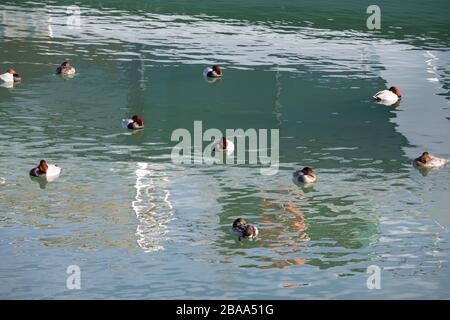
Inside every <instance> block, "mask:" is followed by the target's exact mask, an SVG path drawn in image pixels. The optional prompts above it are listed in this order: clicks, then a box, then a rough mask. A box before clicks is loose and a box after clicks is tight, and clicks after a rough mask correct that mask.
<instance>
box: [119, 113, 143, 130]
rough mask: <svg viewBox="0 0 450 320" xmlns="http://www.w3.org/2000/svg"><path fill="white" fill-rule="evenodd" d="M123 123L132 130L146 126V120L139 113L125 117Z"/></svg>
mask: <svg viewBox="0 0 450 320" xmlns="http://www.w3.org/2000/svg"><path fill="white" fill-rule="evenodd" d="M122 125H123V126H124V127H125V128H128V129H130V130H137V129H143V128H144V120H142V119H141V117H139V116H138V115H134V116H133V117H132V118H131V119H123V120H122Z"/></svg>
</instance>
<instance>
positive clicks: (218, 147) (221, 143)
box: [213, 137, 234, 155]
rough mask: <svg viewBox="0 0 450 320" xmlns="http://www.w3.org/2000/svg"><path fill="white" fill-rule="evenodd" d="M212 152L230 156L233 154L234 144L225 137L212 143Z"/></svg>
mask: <svg viewBox="0 0 450 320" xmlns="http://www.w3.org/2000/svg"><path fill="white" fill-rule="evenodd" d="M213 151H216V152H225V153H226V154H227V155H230V154H232V153H233V152H234V143H233V142H232V141H231V140H228V139H227V138H226V137H222V138H220V139H217V140H216V141H214V144H213Z"/></svg>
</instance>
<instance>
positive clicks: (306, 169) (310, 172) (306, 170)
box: [300, 167, 314, 176]
mask: <svg viewBox="0 0 450 320" xmlns="http://www.w3.org/2000/svg"><path fill="white" fill-rule="evenodd" d="M300 171H301V172H302V173H303V174H304V175H307V176H313V175H314V171H313V169H311V168H310V167H304V168H303V169H302V170H300Z"/></svg>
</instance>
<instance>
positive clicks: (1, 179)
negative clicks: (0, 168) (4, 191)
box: [0, 177, 6, 185]
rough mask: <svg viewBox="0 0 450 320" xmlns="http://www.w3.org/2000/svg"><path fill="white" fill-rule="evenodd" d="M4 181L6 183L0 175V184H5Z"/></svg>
mask: <svg viewBox="0 0 450 320" xmlns="http://www.w3.org/2000/svg"><path fill="white" fill-rule="evenodd" d="M5 183H6V179H5V178H3V177H0V185H1V184H5Z"/></svg>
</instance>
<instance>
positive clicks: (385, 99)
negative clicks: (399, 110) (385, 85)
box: [373, 87, 402, 105]
mask: <svg viewBox="0 0 450 320" xmlns="http://www.w3.org/2000/svg"><path fill="white" fill-rule="evenodd" d="M401 97H402V95H401V93H400V90H399V89H398V88H397V87H390V88H389V90H382V91H380V92H377V93H375V95H374V96H373V98H374V99H375V100H377V101H380V102H381V103H383V104H386V105H392V104H395V103H396V102H397V101H399V99H400V98H401Z"/></svg>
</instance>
